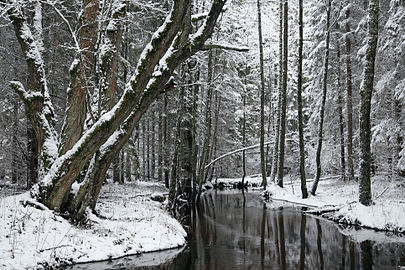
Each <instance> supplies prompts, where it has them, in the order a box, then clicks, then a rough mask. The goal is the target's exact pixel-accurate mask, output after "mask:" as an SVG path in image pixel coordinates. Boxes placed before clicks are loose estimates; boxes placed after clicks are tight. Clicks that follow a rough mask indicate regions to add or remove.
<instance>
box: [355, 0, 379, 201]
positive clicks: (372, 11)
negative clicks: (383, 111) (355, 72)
mask: <svg viewBox="0 0 405 270" xmlns="http://www.w3.org/2000/svg"><path fill="white" fill-rule="evenodd" d="M378 11H379V1H378V0H370V2H369V7H368V14H369V17H368V40H367V50H366V59H365V66H364V73H363V74H364V77H363V80H362V84H361V85H362V87H361V89H360V96H361V99H360V150H361V151H360V166H359V172H360V181H359V193H360V194H359V201H360V203H362V204H363V205H366V206H369V205H371V203H372V199H371V181H370V167H371V149H370V145H371V121H370V112H371V97H372V93H373V83H374V68H375V56H376V51H377V41H378Z"/></svg>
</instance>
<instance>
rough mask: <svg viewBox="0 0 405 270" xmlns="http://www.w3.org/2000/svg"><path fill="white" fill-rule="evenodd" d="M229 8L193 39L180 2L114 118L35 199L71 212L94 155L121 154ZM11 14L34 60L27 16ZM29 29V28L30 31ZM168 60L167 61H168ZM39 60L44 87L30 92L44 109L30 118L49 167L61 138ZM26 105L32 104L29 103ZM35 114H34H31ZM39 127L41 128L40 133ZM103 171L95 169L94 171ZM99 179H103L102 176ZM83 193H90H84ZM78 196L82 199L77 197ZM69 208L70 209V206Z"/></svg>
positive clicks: (61, 163) (65, 158) (101, 124)
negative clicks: (78, 182)
mask: <svg viewBox="0 0 405 270" xmlns="http://www.w3.org/2000/svg"><path fill="white" fill-rule="evenodd" d="M114 3H115V2H114ZM224 4H225V1H214V3H213V5H212V7H211V9H210V11H209V13H208V16H207V17H206V18H205V22H204V24H203V27H201V29H199V31H197V32H196V34H194V35H190V31H191V9H190V7H191V3H190V2H189V1H188V0H175V1H174V4H173V8H172V12H171V13H170V15H169V17H168V18H167V20H166V21H165V23H164V25H163V26H162V27H161V28H159V30H158V31H157V33H155V35H154V36H153V38H152V41H151V42H150V44H149V45H148V47H147V49H145V52H144V53H143V54H142V58H141V59H140V60H139V64H138V67H137V72H135V75H134V76H133V77H132V78H131V80H130V82H129V83H128V84H127V88H126V90H125V92H124V94H123V96H122V97H121V99H120V101H119V102H118V103H117V104H116V105H115V106H114V108H113V109H111V110H109V111H108V113H105V114H102V115H101V117H100V119H98V120H97V121H96V122H95V123H94V124H93V125H92V126H91V127H90V128H88V129H87V130H86V132H85V133H84V135H83V136H81V138H80V139H79V140H78V141H77V142H76V143H75V144H74V145H73V146H72V147H71V148H70V150H68V151H66V153H65V154H64V155H61V156H59V157H58V158H57V160H56V162H54V163H53V165H52V169H51V170H49V172H48V173H47V174H46V175H45V177H44V178H43V179H42V180H41V182H40V183H39V185H38V186H36V188H35V190H33V194H35V195H36V196H37V198H38V199H39V200H40V201H41V202H43V203H44V204H46V205H47V206H48V207H50V208H51V209H55V210H57V211H63V210H65V209H69V208H71V206H72V205H73V202H74V201H76V200H73V201H68V198H69V197H68V196H69V193H70V190H71V186H72V184H73V183H74V181H75V179H76V178H77V176H78V175H79V174H81V173H82V169H84V168H85V167H86V168H87V166H89V160H90V159H92V158H94V154H95V153H96V152H97V151H99V150H100V158H110V157H112V158H113V157H115V155H116V153H118V152H119V151H120V150H121V148H122V147H123V146H124V144H125V142H126V141H127V140H128V139H129V137H130V131H132V130H133V128H134V127H135V125H136V124H137V123H138V121H139V119H140V118H141V116H142V115H143V114H144V113H145V112H146V110H147V109H148V107H149V106H150V104H151V103H152V102H153V101H154V100H155V99H156V98H157V96H158V94H159V93H160V92H161V91H162V89H164V85H165V83H166V82H167V81H168V80H169V78H170V76H171V75H172V73H173V71H174V69H175V68H176V67H177V66H178V64H179V63H181V62H183V61H184V60H186V59H187V58H189V57H190V56H191V55H193V54H194V53H196V52H197V51H199V50H201V49H202V47H203V45H204V42H205V41H206V40H207V39H208V38H209V36H210V35H211V33H212V31H213V28H214V25H215V23H216V21H217V19H218V17H219V14H220V13H221V10H222V7H223V5H224ZM10 13H11V14H9V15H10V17H12V20H13V23H14V25H15V28H16V33H17V36H18V37H20V40H19V41H20V43H21V45H22V46H21V47H22V49H23V51H24V53H25V54H26V55H28V56H32V54H30V52H29V50H27V48H32V47H35V46H34V45H35V44H34V43H35V42H34V41H32V40H27V39H25V40H24V39H23V37H26V35H22V34H21V32H20V30H21V29H22V28H23V27H22V26H23V24H26V22H25V20H24V17H23V16H20V15H21V14H20V13H21V12H20V10H19V13H18V12H17V13H18V14H17V16H14V15H15V14H16V13H15V12H13V11H10ZM25 26H26V25H25ZM27 28H28V27H25V28H24V29H27ZM190 37H192V38H190ZM31 45H32V46H31ZM150 47H152V48H153V50H149V49H148V48H150ZM35 56H37V55H35ZM169 56H170V57H169ZM163 58H164V60H165V61H162V59H163ZM38 60H41V61H42V58H41V59H39V57H36V58H35V59H33V58H30V59H28V60H27V63H28V65H29V66H30V65H31V66H32V67H33V68H32V69H31V70H33V72H32V74H33V75H34V77H35V76H36V78H38V79H37V80H30V82H33V83H38V82H39V83H42V84H39V86H40V87H37V88H36V87H30V90H31V91H33V92H37V93H39V94H38V95H37V96H36V97H37V98H35V99H34V100H30V105H38V106H36V107H35V108H34V109H33V110H31V111H29V110H28V109H30V108H29V106H26V107H27V108H28V109H27V115H32V116H33V117H34V118H33V122H34V124H33V126H34V131H35V133H36V136H37V138H38V141H39V143H38V144H39V146H40V148H39V149H41V150H42V152H41V155H43V156H44V154H46V156H44V157H43V161H44V164H45V167H47V166H49V165H48V164H50V163H51V161H52V160H50V161H48V160H49V158H55V156H56V155H55V154H54V153H52V152H51V149H48V148H46V147H44V148H43V147H42V146H43V145H45V146H47V144H44V142H45V141H46V140H49V138H52V139H53V140H54V141H56V140H55V139H56V137H57V136H55V134H56V133H55V132H54V130H53V128H52V123H51V120H52V119H51V118H52V115H53V114H52V107H51V103H50V100H49V94H48V93H47V89H46V85H45V84H44V82H45V80H44V79H45V75H44V74H45V72H44V70H43V64H42V62H41V64H38V63H39V62H38ZM75 64H77V61H75ZM75 68H77V65H73V69H75ZM156 70H159V72H155V71H156ZM37 75H38V76H37ZM13 87H14V88H15V89H16V91H17V92H19V93H20V96H22V97H23V98H24V97H25V94H26V92H25V90H24V89H23V86H22V84H20V83H13ZM38 89H40V90H38ZM34 90H35V91H34ZM24 102H27V99H26V100H24ZM44 108H45V109H46V110H45V109H44ZM31 112H34V113H32V114H31ZM35 112H40V113H35ZM36 117H37V118H36ZM70 121H71V119H68V120H67V121H66V122H67V123H69V122H70ZM38 127H39V129H37V128H38ZM76 132H77V131H76ZM46 158H48V159H46ZM112 158H111V160H110V161H108V162H101V163H100V164H102V165H103V167H104V165H106V164H108V165H109V164H110V163H111V161H112ZM92 171H93V170H92ZM92 171H90V172H92ZM101 171H102V170H94V172H101ZM97 179H100V178H98V177H97ZM85 185H86V182H84V184H83V186H85ZM81 190H84V188H82V189H81ZM79 193H80V191H79ZM76 197H77V198H78V197H80V196H78V195H77V196H76ZM65 203H67V204H66V205H65Z"/></svg>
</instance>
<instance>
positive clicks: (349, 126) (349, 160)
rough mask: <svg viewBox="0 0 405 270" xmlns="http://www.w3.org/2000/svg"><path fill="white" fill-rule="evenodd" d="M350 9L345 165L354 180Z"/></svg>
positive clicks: (346, 40)
mask: <svg viewBox="0 0 405 270" xmlns="http://www.w3.org/2000/svg"><path fill="white" fill-rule="evenodd" d="M349 19H350V9H349V8H348V9H346V24H345V30H346V37H345V43H346V73H347V74H346V76H347V77H346V83H347V163H348V164H347V165H348V180H349V181H352V180H354V165H353V105H352V84H353V82H352V64H351V56H350V54H351V40H350V34H351V30H350V20H349Z"/></svg>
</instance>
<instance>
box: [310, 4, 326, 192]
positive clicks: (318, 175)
mask: <svg viewBox="0 0 405 270" xmlns="http://www.w3.org/2000/svg"><path fill="white" fill-rule="evenodd" d="M327 1H328V6H327V9H326V48H325V62H324V69H323V87H322V104H321V112H320V115H319V130H318V145H317V148H316V157H315V160H316V175H315V180H314V183H313V185H312V189H311V194H312V195H314V196H315V193H316V189H317V188H318V183H319V179H320V178H321V172H322V170H321V151H322V141H323V122H324V119H325V104H326V95H327V87H328V69H329V43H330V42H329V41H330V29H329V28H330V10H331V0H327Z"/></svg>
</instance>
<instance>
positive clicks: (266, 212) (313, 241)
mask: <svg viewBox="0 0 405 270" xmlns="http://www.w3.org/2000/svg"><path fill="white" fill-rule="evenodd" d="M192 223H193V225H192V229H191V230H192V236H191V239H189V245H188V246H186V247H184V248H182V249H177V250H170V251H165V252H157V253H150V254H144V255H141V256H133V257H128V258H124V259H121V260H117V261H113V262H109V263H105V262H104V263H98V264H89V265H81V266H77V267H75V268H74V269H180V270H182V269H218V270H222V269H401V266H405V239H404V238H401V237H398V236H395V235H392V234H387V233H383V232H374V231H371V230H364V229H363V230H355V229H353V228H341V227H339V226H338V225H336V224H334V223H332V222H330V221H327V220H324V219H319V218H317V217H313V216H311V215H306V214H304V213H303V211H302V209H301V208H296V207H293V206H292V205H288V204H282V203H280V202H269V203H267V204H265V203H264V202H263V201H262V200H261V199H260V198H259V196H258V195H257V193H245V196H243V195H242V193H241V192H215V191H211V192H207V193H205V194H204V196H203V197H202V200H201V203H200V208H199V209H198V210H196V211H194V212H193V215H192ZM403 269H405V267H404V268H403Z"/></svg>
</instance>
